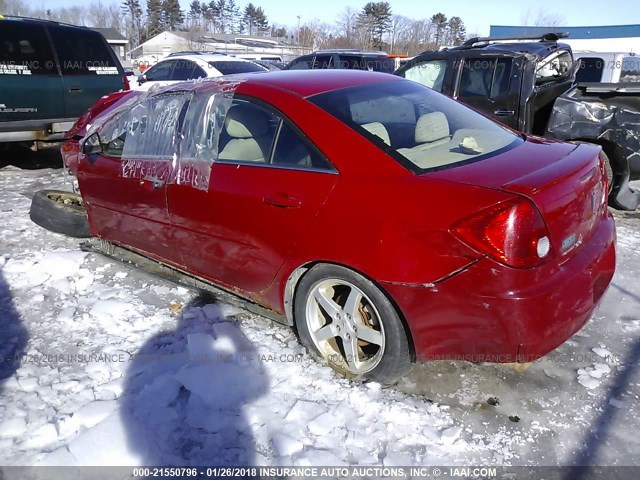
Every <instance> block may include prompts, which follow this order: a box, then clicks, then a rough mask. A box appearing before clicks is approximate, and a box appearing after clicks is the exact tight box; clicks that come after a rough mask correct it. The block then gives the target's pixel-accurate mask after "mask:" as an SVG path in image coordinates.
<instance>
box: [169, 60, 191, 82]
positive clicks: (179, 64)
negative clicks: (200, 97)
mask: <svg viewBox="0 0 640 480" xmlns="http://www.w3.org/2000/svg"><path fill="white" fill-rule="evenodd" d="M195 67H196V64H195V63H193V62H191V61H189V60H176V65H175V67H174V69H173V73H172V74H171V80H189V79H191V78H193V69H194V68H195Z"/></svg>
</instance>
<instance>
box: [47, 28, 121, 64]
mask: <svg viewBox="0 0 640 480" xmlns="http://www.w3.org/2000/svg"><path fill="white" fill-rule="evenodd" d="M49 33H50V34H51V38H52V39H53V45H54V47H55V49H56V53H57V54H58V59H59V60H60V67H61V68H62V74H63V75H119V72H118V64H117V63H116V60H115V59H114V55H113V50H111V47H109V45H108V44H107V42H106V41H105V40H104V37H102V35H100V34H99V33H96V32H92V31H90V30H84V29H79V28H72V27H62V26H57V27H49Z"/></svg>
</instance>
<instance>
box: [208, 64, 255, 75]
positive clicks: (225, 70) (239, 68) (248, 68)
mask: <svg viewBox="0 0 640 480" xmlns="http://www.w3.org/2000/svg"><path fill="white" fill-rule="evenodd" d="M209 65H211V66H212V67H213V68H215V69H216V70H218V71H219V72H220V73H221V74H222V75H233V74H234V73H252V72H264V71H265V70H266V69H265V68H264V67H261V66H260V65H257V64H255V63H253V62H238V61H233V60H217V61H213V62H209Z"/></svg>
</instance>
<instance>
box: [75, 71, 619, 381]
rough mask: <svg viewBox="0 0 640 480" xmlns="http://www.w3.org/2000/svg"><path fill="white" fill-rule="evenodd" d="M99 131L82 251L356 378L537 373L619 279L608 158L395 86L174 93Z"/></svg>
mask: <svg viewBox="0 0 640 480" xmlns="http://www.w3.org/2000/svg"><path fill="white" fill-rule="evenodd" d="M97 116H98V117H99V121H96V122H95V124H93V125H91V127H90V128H89V129H88V131H87V132H86V135H85V137H84V139H83V141H82V152H81V153H80V156H79V166H78V173H77V175H78V181H79V185H80V190H81V193H82V196H83V199H84V204H85V206H86V209H87V212H88V218H89V224H90V230H91V234H92V235H93V236H96V237H99V238H101V239H104V240H107V241H109V242H111V243H113V244H115V245H118V246H120V247H125V248H126V249H128V250H131V251H134V252H137V253H138V254H143V255H144V256H146V257H149V258H151V259H153V260H155V261H159V262H162V263H164V264H168V265H171V266H172V267H174V268H175V269H177V270H179V271H181V272H183V273H184V274H186V275H190V276H193V277H197V278H198V279H200V280H203V281H205V282H208V283H210V284H213V285H216V286H218V287H221V288H223V289H225V290H228V291H231V292H233V293H235V294H236V295H239V296H241V297H243V298H245V299H248V300H250V301H251V302H254V303H255V304H258V305H260V306H262V307H264V308H266V309H268V310H270V311H272V312H274V314H275V315H276V316H277V315H281V316H282V317H283V318H286V321H288V323H289V324H290V325H291V326H293V327H294V328H295V329H296V330H297V332H298V335H299V337H300V340H301V341H302V343H303V344H304V345H305V346H306V347H307V348H308V349H309V350H310V351H311V352H313V353H315V354H317V355H319V356H320V357H322V358H324V359H325V360H326V361H327V362H328V363H329V364H330V365H331V366H332V367H333V368H335V369H336V370H338V371H340V372H342V373H345V374H347V375H348V376H355V377H361V376H363V377H368V378H372V379H374V380H377V381H380V382H383V383H389V382H393V381H394V380H396V379H397V378H399V377H400V376H402V375H404V374H405V373H406V372H407V371H408V369H409V368H410V366H411V364H412V362H414V361H416V360H430V359H451V360H455V359H462V360H469V361H485V362H529V361H532V360H534V359H536V358H538V357H539V356H542V355H545V354H547V353H548V352H550V351H551V350H553V349H555V348H556V347H558V346H559V345H560V344H562V343H563V342H564V341H565V340H567V339H568V338H569V337H571V336H572V335H573V334H574V333H575V332H577V331H578V330H579V329H580V328H581V327H582V326H583V325H584V324H585V322H586V321H587V320H588V319H589V317H590V316H591V314H592V313H593V311H594V309H595V308H596V306H597V305H598V302H599V301H600V299H601V298H602V296H603V294H604V292H605V290H606V289H607V287H608V285H609V283H610V281H611V278H612V276H613V273H614V266H615V228H614V222H613V220H612V218H611V215H610V214H609V212H608V210H607V207H606V192H607V185H606V175H605V170H604V163H603V159H602V158H600V149H599V147H597V146H591V145H586V144H581V145H576V144H569V143H560V142H554V141H549V140H544V139H540V138H533V137H526V136H524V135H522V134H519V133H517V132H513V131H511V130H509V129H507V128H504V127H502V126H500V125H498V124H497V123H495V122H493V121H492V120H489V119H487V118H485V117H483V116H482V115H480V114H478V113H476V112H474V111H472V110H470V109H468V108H466V107H465V106H463V105H461V104H459V103H457V102H455V101H453V100H450V99H448V98H446V97H444V96H442V95H440V94H438V93H436V92H433V91H432V90H430V89H428V88H426V87H423V86H421V85H419V84H416V83H414V82H410V81H407V80H404V79H401V78H399V77H393V76H390V75H385V74H376V73H371V72H359V71H340V70H329V71H289V72H272V73H265V74H260V75H253V76H247V77H245V78H235V79H230V78H226V79H215V80H207V81H203V82H195V83H193V82H192V83H183V84H178V85H174V86H171V87H169V88H166V89H163V90H159V91H155V92H151V93H148V94H145V95H141V96H136V97H133V96H130V97H129V96H125V97H124V99H123V98H120V99H118V100H117V101H116V102H113V103H111V104H109V108H108V109H107V110H104V111H103V112H102V113H100V114H98V115H97ZM79 127H80V128H82V127H83V126H82V125H79Z"/></svg>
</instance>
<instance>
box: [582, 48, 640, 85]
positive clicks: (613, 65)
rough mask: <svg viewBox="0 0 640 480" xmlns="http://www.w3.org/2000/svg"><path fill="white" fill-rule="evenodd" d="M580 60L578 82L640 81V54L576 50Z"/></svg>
mask: <svg viewBox="0 0 640 480" xmlns="http://www.w3.org/2000/svg"><path fill="white" fill-rule="evenodd" d="M573 55H574V57H575V59H576V61H577V62H580V67H579V68H578V73H577V74H576V82H578V83H580V82H596V83H620V82H622V83H628V82H640V56H635V55H634V54H632V53H621V52H587V51H575V50H574V52H573Z"/></svg>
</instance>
